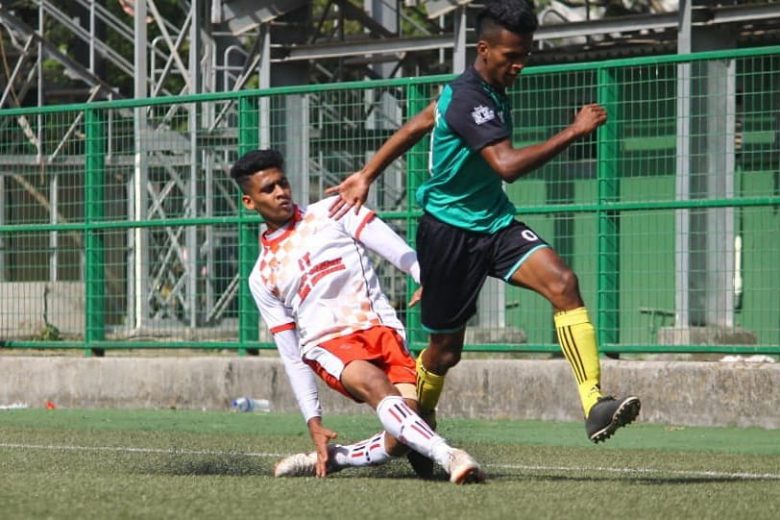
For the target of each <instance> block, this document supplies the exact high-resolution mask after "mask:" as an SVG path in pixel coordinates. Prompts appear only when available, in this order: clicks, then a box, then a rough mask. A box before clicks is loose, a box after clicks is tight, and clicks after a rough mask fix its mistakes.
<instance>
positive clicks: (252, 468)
mask: <svg viewBox="0 0 780 520" xmlns="http://www.w3.org/2000/svg"><path fill="white" fill-rule="evenodd" d="M130 470H131V471H132V472H134V473H139V474H144V475H173V476H182V475H188V476H201V475H202V476H210V475H222V476H271V475H273V463H272V462H270V461H267V460H263V459H258V458H257V457H247V456H246V455H243V454H240V453H236V454H226V455H213V456H211V455H207V456H198V457H193V456H192V455H190V454H186V455H184V454H182V455H177V454H176V453H173V454H171V455H168V456H165V457H154V458H146V459H144V460H141V461H137V462H135V463H133V464H132V465H131V467H130Z"/></svg>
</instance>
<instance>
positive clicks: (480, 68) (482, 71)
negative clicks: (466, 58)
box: [473, 59, 504, 92]
mask: <svg viewBox="0 0 780 520" xmlns="http://www.w3.org/2000/svg"><path fill="white" fill-rule="evenodd" d="M473 67H474V70H475V71H476V72H477V76H479V77H480V79H482V81H484V82H485V83H487V84H488V85H490V86H491V87H493V88H494V89H495V90H497V91H499V92H504V86H503V85H496V84H495V83H493V81H491V79H490V76H489V75H488V73H487V69H486V68H485V66H484V65H483V64H482V62H481V61H480V60H479V59H477V61H475V62H474V65H473Z"/></svg>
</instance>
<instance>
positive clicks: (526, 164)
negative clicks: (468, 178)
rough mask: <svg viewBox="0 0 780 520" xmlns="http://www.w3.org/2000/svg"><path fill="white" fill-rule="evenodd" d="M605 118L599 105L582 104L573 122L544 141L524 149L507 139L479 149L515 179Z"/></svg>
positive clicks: (502, 173)
mask: <svg viewBox="0 0 780 520" xmlns="http://www.w3.org/2000/svg"><path fill="white" fill-rule="evenodd" d="M606 120H607V113H606V111H605V110H604V108H602V107H601V106H599V105H596V104H592V105H585V106H584V107H583V108H582V109H581V110H580V111H579V112H578V114H577V116H576V117H575V119H574V121H573V122H572V124H570V125H569V126H567V127H566V128H564V129H563V130H562V131H560V132H558V133H557V134H555V135H554V136H552V137H551V138H549V139H548V140H547V141H545V142H543V143H539V144H535V145H531V146H526V147H524V148H519V149H516V148H513V147H512V144H511V142H510V141H509V140H508V139H505V140H503V141H500V142H498V143H494V144H492V145H490V146H486V147H485V148H483V149H482V151H481V154H482V156H483V158H484V159H485V160H486V161H487V162H488V164H490V166H491V168H493V170H495V171H496V173H498V174H499V175H500V176H501V178H502V179H503V180H504V181H506V182H514V181H516V180H517V179H518V178H520V177H522V176H523V175H526V174H528V173H530V172H532V171H534V170H536V169H537V168H539V167H541V166H543V165H544V164H546V163H547V162H548V161H549V160H550V159H552V158H554V157H555V156H556V155H558V154H560V153H561V152H562V151H563V150H565V149H566V148H567V147H568V146H569V145H570V144H571V143H573V142H574V141H576V140H577V139H580V138H582V137H585V136H587V135H589V134H591V133H593V132H594V131H595V130H596V129H597V128H598V127H599V126H601V125H603V124H604V123H605V122H606Z"/></svg>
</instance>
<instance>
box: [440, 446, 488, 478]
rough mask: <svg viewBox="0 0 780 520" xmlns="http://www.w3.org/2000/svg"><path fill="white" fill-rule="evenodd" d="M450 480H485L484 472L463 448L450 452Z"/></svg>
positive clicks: (448, 470) (448, 469)
mask: <svg viewBox="0 0 780 520" xmlns="http://www.w3.org/2000/svg"><path fill="white" fill-rule="evenodd" d="M447 472H448V473H449V474H450V482H452V483H453V484H475V483H480V482H484V481H485V477H486V476H485V472H484V471H482V468H481V467H480V466H479V463H477V461H476V460H474V458H473V457H472V456H471V455H469V454H468V453H466V452H465V451H463V450H458V449H454V450H452V451H451V452H450V467H449V468H447Z"/></svg>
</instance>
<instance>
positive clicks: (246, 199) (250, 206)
mask: <svg viewBox="0 0 780 520" xmlns="http://www.w3.org/2000/svg"><path fill="white" fill-rule="evenodd" d="M241 202H243V203H244V207H245V208H246V209H248V210H249V211H255V203H254V201H253V200H252V199H251V198H250V197H249V195H241Z"/></svg>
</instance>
